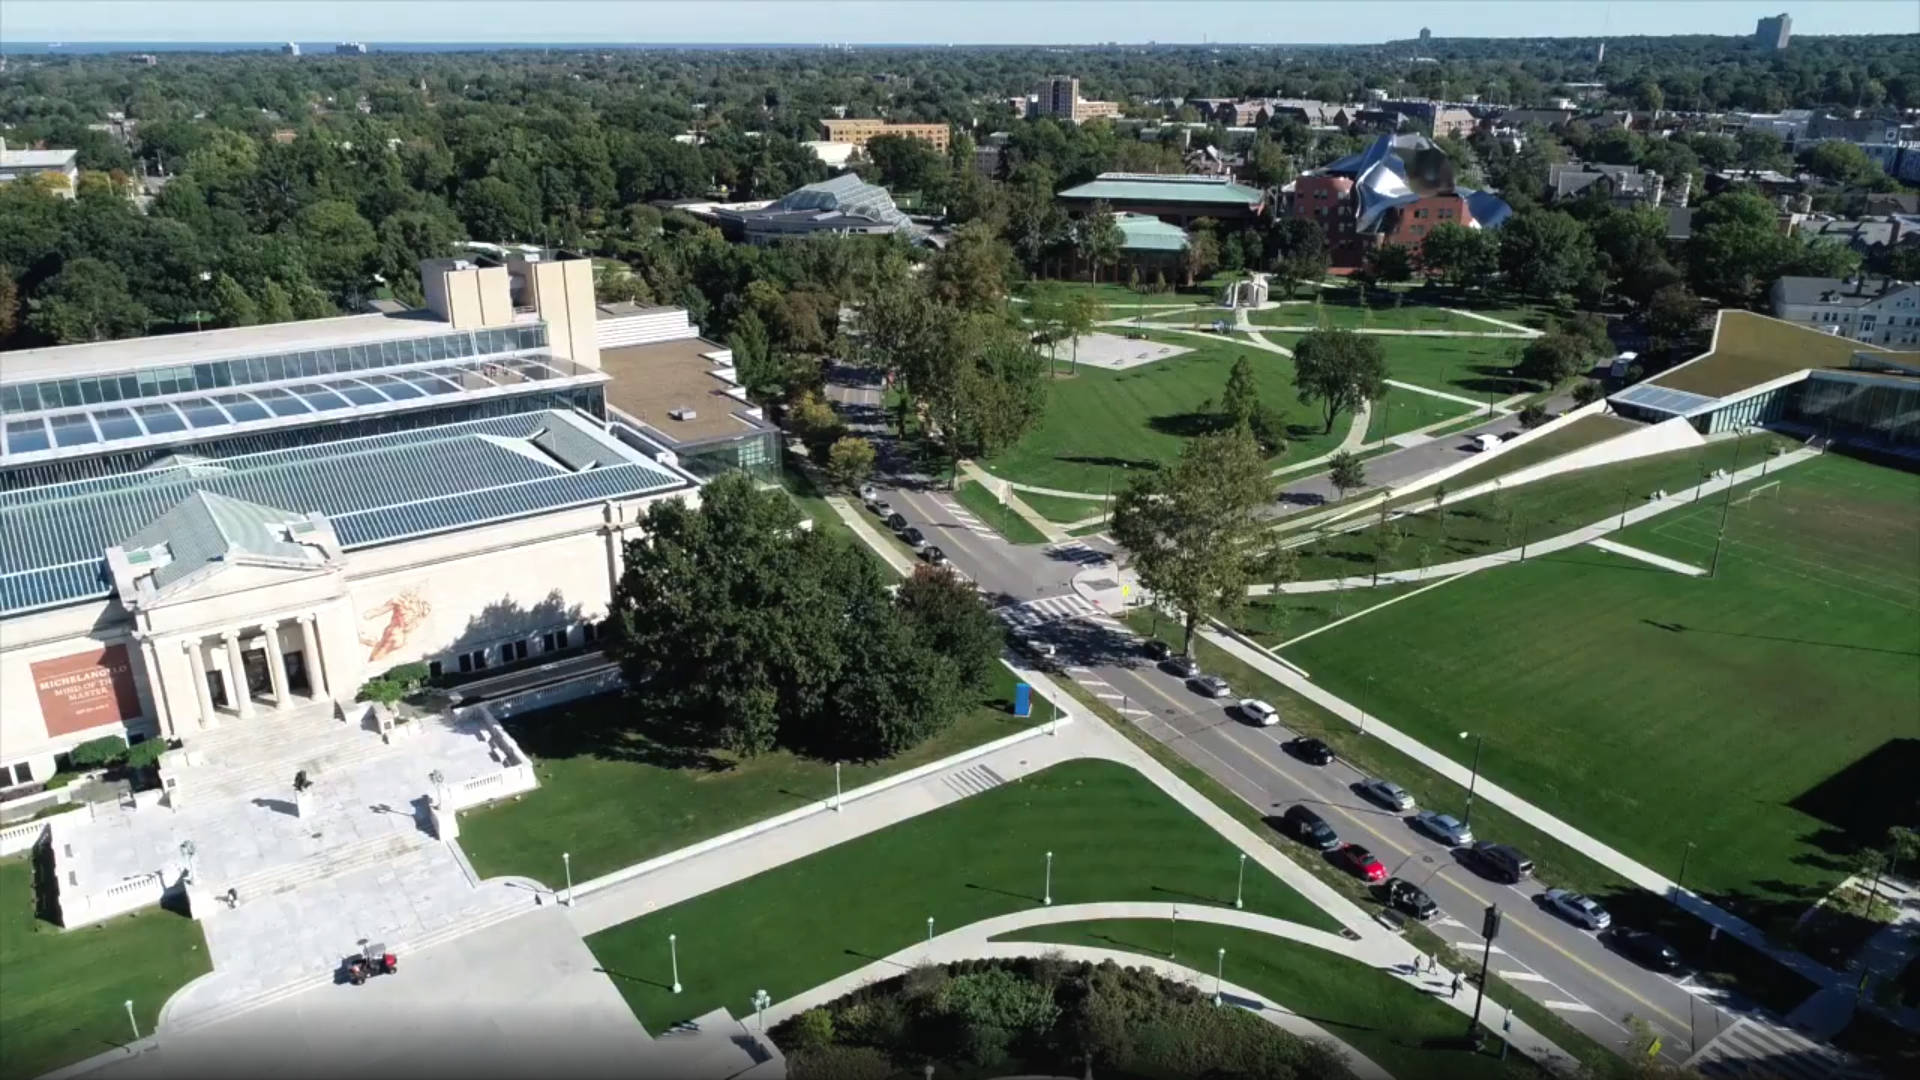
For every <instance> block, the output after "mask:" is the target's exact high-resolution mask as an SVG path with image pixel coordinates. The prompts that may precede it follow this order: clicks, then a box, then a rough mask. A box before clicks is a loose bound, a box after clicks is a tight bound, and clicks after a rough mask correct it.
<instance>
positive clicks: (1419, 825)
mask: <svg viewBox="0 0 1920 1080" xmlns="http://www.w3.org/2000/svg"><path fill="white" fill-rule="evenodd" d="M1410 820H1411V821H1412V822H1413V827H1414V828H1416V829H1419V830H1420V831H1421V832H1423V833H1426V834H1427V835H1428V836H1431V837H1433V838H1434V839H1435V840H1438V841H1440V842H1441V843H1443V844H1446V845H1448V846H1450V847H1459V846H1461V845H1462V844H1471V843H1473V830H1472V829H1470V828H1468V827H1467V826H1466V825H1464V824H1462V823H1461V821H1460V819H1459V818H1457V817H1454V816H1453V815H1452V814H1440V813H1435V812H1434V811H1432V810H1422V811H1420V812H1419V813H1417V814H1415V815H1413V817H1412V818H1411V819H1410Z"/></svg>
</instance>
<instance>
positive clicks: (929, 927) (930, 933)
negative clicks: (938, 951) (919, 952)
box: [927, 915, 933, 945]
mask: <svg viewBox="0 0 1920 1080" xmlns="http://www.w3.org/2000/svg"><path fill="white" fill-rule="evenodd" d="M927 944H929V945H931V944H933V916H931V915H929V916H927Z"/></svg>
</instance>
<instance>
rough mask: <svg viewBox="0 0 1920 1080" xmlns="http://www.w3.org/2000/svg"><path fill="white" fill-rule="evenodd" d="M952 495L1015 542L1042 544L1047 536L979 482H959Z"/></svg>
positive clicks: (995, 529) (998, 531)
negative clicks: (958, 487) (957, 488)
mask: <svg viewBox="0 0 1920 1080" xmlns="http://www.w3.org/2000/svg"><path fill="white" fill-rule="evenodd" d="M953 497H954V499H955V500H956V501H958V502H959V503H960V505H961V506H964V507H966V508H967V509H968V510H970V511H972V512H973V515H974V516H975V517H977V518H979V519H980V520H981V521H984V522H986V523H987V525H988V527H990V528H992V529H993V530H994V531H995V532H997V533H999V534H1000V535H1001V536H1003V537H1005V538H1006V539H1007V540H1008V541H1010V542H1012V543H1015V544H1044V543H1046V542H1047V538H1046V537H1045V536H1043V535H1041V532H1040V530H1039V529H1036V528H1034V527H1033V526H1032V525H1030V524H1028V523H1027V519H1026V518H1023V517H1021V516H1020V515H1019V514H1016V513H1014V512H1013V509H1012V508H1011V507H1009V506H1008V505H1007V504H1005V503H1003V502H1001V501H1000V500H999V499H996V498H994V497H993V492H991V491H988V490H987V489H986V488H985V487H984V486H983V485H980V484H961V485H960V489H959V490H958V491H955V492H954V493H953Z"/></svg>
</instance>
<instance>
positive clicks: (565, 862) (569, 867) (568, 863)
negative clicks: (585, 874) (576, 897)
mask: <svg viewBox="0 0 1920 1080" xmlns="http://www.w3.org/2000/svg"><path fill="white" fill-rule="evenodd" d="M560 866H561V868H562V869H564V870H565V871H566V872H567V906H568V907H572V906H573V852H571V851H563V852H561V853H560Z"/></svg>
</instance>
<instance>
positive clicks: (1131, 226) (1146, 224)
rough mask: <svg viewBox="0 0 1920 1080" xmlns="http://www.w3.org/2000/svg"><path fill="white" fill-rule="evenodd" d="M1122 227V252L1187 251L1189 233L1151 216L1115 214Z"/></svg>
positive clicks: (1115, 222)
mask: <svg viewBox="0 0 1920 1080" xmlns="http://www.w3.org/2000/svg"><path fill="white" fill-rule="evenodd" d="M1113 219H1114V224H1116V225H1118V226H1120V233H1121V236H1122V237H1123V239H1122V240H1121V242H1120V248H1121V250H1122V251H1185V250H1187V231H1186V230H1185V229H1182V228H1181V227H1180V226H1178V225H1170V224H1168V223H1167V222H1164V221H1161V220H1160V219H1159V218H1157V217H1154V216H1153V215H1151V214H1115V215H1114V216H1113Z"/></svg>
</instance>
